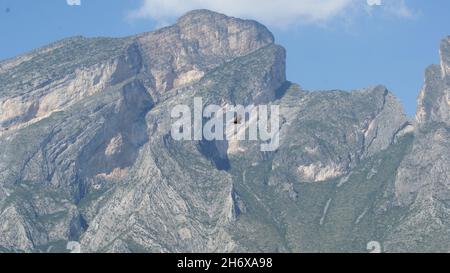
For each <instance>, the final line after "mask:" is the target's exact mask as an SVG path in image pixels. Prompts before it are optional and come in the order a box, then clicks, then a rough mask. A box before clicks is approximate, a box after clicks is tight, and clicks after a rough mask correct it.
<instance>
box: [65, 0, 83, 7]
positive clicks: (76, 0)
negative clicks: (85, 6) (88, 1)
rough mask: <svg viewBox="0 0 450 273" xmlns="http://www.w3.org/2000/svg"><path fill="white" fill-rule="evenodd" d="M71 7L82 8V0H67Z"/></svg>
mask: <svg viewBox="0 0 450 273" xmlns="http://www.w3.org/2000/svg"><path fill="white" fill-rule="evenodd" d="M66 1H67V5H69V6H80V5H81V0H66Z"/></svg>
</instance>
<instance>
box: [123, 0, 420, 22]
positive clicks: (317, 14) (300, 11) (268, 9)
mask: <svg viewBox="0 0 450 273" xmlns="http://www.w3.org/2000/svg"><path fill="white" fill-rule="evenodd" d="M142 1H143V3H142V5H141V6H140V8H139V9H137V10H135V11H132V12H131V13H130V17H132V18H151V19H154V20H156V21H157V22H159V23H164V22H167V21H171V20H173V18H176V17H179V16H180V15H182V14H184V13H186V12H188V11H190V10H193V9H210V10H214V11H217V12H221V13H224V14H227V15H230V16H236V17H241V18H251V19H255V20H258V21H260V22H262V23H264V24H267V25H271V26H287V25H292V24H298V23H317V22H325V21H328V20H330V19H332V18H335V17H337V16H342V15H346V13H345V12H346V11H348V10H352V11H354V10H355V8H356V9H358V10H360V11H364V10H365V8H364V6H366V7H367V5H368V4H369V5H370V6H381V5H382V4H383V5H382V6H381V7H383V9H384V10H385V11H386V12H387V13H390V14H393V15H395V16H402V17H407V16H409V15H410V14H411V12H410V11H409V9H408V7H407V6H406V4H405V1H404V0H383V3H382V0H277V1H275V0H142Z"/></svg>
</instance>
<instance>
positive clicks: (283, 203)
mask: <svg viewBox="0 0 450 273" xmlns="http://www.w3.org/2000/svg"><path fill="white" fill-rule="evenodd" d="M449 49H450V38H446V39H444V41H443V42H442V45H441V59H442V63H441V65H440V66H436V65H435V66H431V67H430V68H428V70H427V72H426V80H425V84H424V88H423V90H422V92H421V93H420V96H419V99H418V111H417V116H416V120H412V119H410V118H408V117H407V116H406V115H405V114H404V112H403V109H402V105H401V103H400V102H399V101H398V99H397V98H396V97H395V96H394V95H393V94H392V93H391V92H390V91H389V90H387V88H386V87H384V86H374V87H370V88H366V89H362V90H355V91H352V92H345V91H339V90H333V91H314V92H311V91H307V90H303V89H302V88H301V87H300V86H299V85H297V84H294V83H291V82H289V81H288V80H287V79H286V74H285V58H286V53H285V50H284V48H283V47H281V46H279V45H277V44H276V43H275V40H274V37H273V35H272V34H271V33H270V31H269V30H268V29H267V28H266V27H264V26H263V25H261V24H259V23H257V22H254V21H248V20H241V19H237V18H231V17H227V16H225V15H222V14H218V13H215V12H211V11H207V10H196V11H192V12H189V13H188V14H186V15H185V16H183V17H181V18H180V19H179V20H178V21H177V23H176V24H175V25H173V26H169V27H166V28H162V29H160V30H157V31H154V32H150V33H144V34H140V35H136V36H131V37H126V38H115V39H111V38H83V37H74V38H69V39H65V40H62V41H59V42H56V43H54V44H51V45H49V46H46V47H44V48H41V49H37V50H34V51H32V52H30V53H28V54H24V55H21V56H18V57H16V58H14V59H10V60H6V61H3V62H0V252H66V251H67V250H66V245H67V243H68V242H69V241H77V242H79V243H80V245H81V250H82V251H83V252H367V249H366V246H367V244H368V243H369V242H371V241H377V242H379V243H380V244H381V245H382V247H383V250H384V251H387V252H410V251H414V252H422V251H423V252H426V251H435V252H447V251H449V250H450V238H449V235H450V223H449V220H448V219H450V217H449V216H450V215H449V212H450V210H449V209H450V203H449V201H450V190H449V189H450V180H449V179H448V178H449V176H450V170H449V166H450V164H449V162H450V158H449V154H450V153H449V150H450V145H449V144H450V143H449V137H448V136H449V105H450V95H449V90H450V89H449V84H450V80H449V79H450V69H449V60H450V50H449ZM195 97H201V98H202V100H203V103H204V104H205V105H210V104H216V105H220V106H229V105H236V104H240V105H250V104H254V105H263V104H264V105H266V104H267V105H278V106H279V109H280V133H279V139H280V145H279V147H278V149H276V150H275V151H272V152H267V151H266V152H262V151H261V149H260V144H261V143H260V142H255V141H236V140H229V141H226V140H212V141H207V140H192V141H176V140H174V138H173V136H172V135H171V126H172V122H173V119H172V118H171V109H173V108H174V107H175V106H177V105H189V106H192V104H193V101H194V98H195Z"/></svg>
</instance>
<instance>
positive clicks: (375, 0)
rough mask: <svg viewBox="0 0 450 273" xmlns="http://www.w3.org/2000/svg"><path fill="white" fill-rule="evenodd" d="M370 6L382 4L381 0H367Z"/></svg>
mask: <svg viewBox="0 0 450 273" xmlns="http://www.w3.org/2000/svg"><path fill="white" fill-rule="evenodd" d="M367 4H368V5H369V6H381V0H367Z"/></svg>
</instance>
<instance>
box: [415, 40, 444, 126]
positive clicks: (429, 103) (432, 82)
mask: <svg viewBox="0 0 450 273" xmlns="http://www.w3.org/2000/svg"><path fill="white" fill-rule="evenodd" d="M440 57H441V64H440V65H431V66H429V67H428V68H427V70H426V72H425V83H424V86H423V88H422V91H421V92H420V94H419V98H418V107H417V114H416V118H417V121H418V122H419V123H420V124H427V123H430V122H438V123H439V122H443V123H446V124H447V125H448V124H450V37H447V38H445V39H443V40H442V42H441V48H440Z"/></svg>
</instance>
